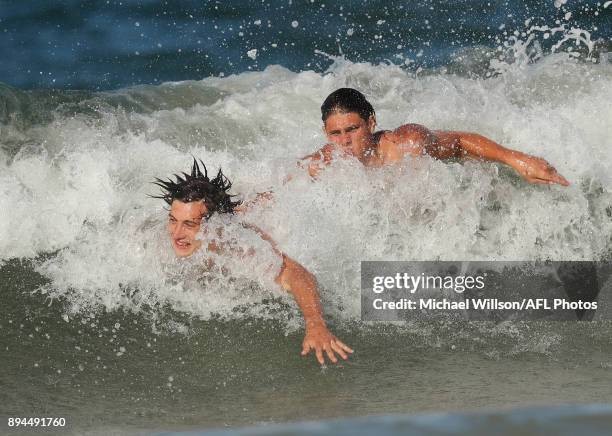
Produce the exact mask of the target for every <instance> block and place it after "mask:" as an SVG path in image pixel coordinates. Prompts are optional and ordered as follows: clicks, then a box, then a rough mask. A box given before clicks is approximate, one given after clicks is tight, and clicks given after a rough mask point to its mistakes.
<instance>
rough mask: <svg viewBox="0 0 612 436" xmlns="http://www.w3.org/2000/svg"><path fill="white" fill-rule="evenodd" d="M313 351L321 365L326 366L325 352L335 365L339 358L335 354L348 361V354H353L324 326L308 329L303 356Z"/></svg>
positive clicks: (303, 346)
mask: <svg viewBox="0 0 612 436" xmlns="http://www.w3.org/2000/svg"><path fill="white" fill-rule="evenodd" d="M311 350H314V352H315V355H316V356H317V360H318V361H319V364H321V365H324V364H325V358H324V357H323V351H325V353H326V354H327V357H328V358H329V360H330V361H332V362H333V363H338V358H337V357H336V355H335V354H334V352H336V353H338V354H339V355H340V357H342V358H343V359H344V360H346V359H348V356H347V354H346V353H352V352H353V350H352V349H351V348H350V347H349V346H347V345H345V344H344V343H343V342H342V341H340V340H339V339H338V338H336V337H335V336H334V335H332V334H331V333H330V331H329V330H327V327H325V326H324V325H322V326H317V327H311V328H307V329H306V336H304V342H302V356H305V355H307V354H308V353H310V351H311Z"/></svg>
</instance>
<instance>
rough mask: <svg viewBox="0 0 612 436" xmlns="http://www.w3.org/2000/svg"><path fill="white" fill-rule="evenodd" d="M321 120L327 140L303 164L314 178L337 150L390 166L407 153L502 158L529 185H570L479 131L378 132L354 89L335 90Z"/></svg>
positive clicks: (413, 128) (409, 128) (409, 127)
mask: <svg viewBox="0 0 612 436" xmlns="http://www.w3.org/2000/svg"><path fill="white" fill-rule="evenodd" d="M321 118H322V120H323V132H324V133H325V136H326V137H327V140H328V141H329V142H328V143H327V144H326V145H325V146H323V147H322V148H321V149H320V150H318V151H317V152H315V153H313V154H310V155H308V156H306V157H304V158H303V159H302V160H301V162H300V166H302V167H305V168H306V169H307V170H308V172H309V174H310V175H311V176H312V177H315V176H316V175H317V174H318V173H319V172H320V171H321V170H322V169H323V168H324V167H325V166H327V165H329V164H330V163H331V161H332V160H333V155H334V152H339V153H340V155H343V156H352V157H355V158H357V159H358V160H359V161H360V162H361V163H363V164H364V165H365V166H368V167H381V166H386V165H391V164H394V163H397V162H399V161H401V160H402V159H403V158H404V156H407V155H408V156H422V155H425V154H427V155H429V156H431V157H433V158H435V159H449V158H472V159H479V160H490V161H494V162H501V163H503V164H506V165H509V166H510V167H512V168H514V170H516V172H517V173H519V174H520V175H521V176H522V177H524V178H525V179H526V180H527V181H528V182H530V183H541V184H553V183H557V184H559V185H563V186H568V185H569V182H568V181H567V180H566V179H565V178H563V176H561V175H560V174H559V173H558V172H557V170H555V168H553V167H552V166H551V165H550V164H549V163H548V162H546V161H545V160H544V159H541V158H539V157H535V156H531V155H528V154H525V153H522V152H520V151H516V150H510V149H508V148H505V147H503V146H501V145H499V144H497V143H496V142H494V141H492V140H490V139H488V138H485V137H484V136H482V135H479V134H476V133H465V132H453V131H441V130H429V129H427V128H426V127H424V126H421V125H419V124H404V125H402V126H400V127H398V128H397V129H395V130H380V131H376V114H375V112H374V108H373V107H372V105H371V104H370V102H368V100H367V99H366V97H365V96H364V95H363V94H362V93H361V92H359V91H357V90H356V89H352V88H340V89H337V90H336V91H334V92H332V93H331V94H330V95H329V96H328V97H327V98H326V99H325V101H324V102H323V105H322V106H321Z"/></svg>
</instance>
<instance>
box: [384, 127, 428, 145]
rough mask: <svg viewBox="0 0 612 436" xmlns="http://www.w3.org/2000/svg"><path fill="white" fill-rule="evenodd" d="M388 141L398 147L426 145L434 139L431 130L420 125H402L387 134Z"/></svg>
mask: <svg viewBox="0 0 612 436" xmlns="http://www.w3.org/2000/svg"><path fill="white" fill-rule="evenodd" d="M389 136H390V139H391V138H393V141H394V142H395V143H396V144H398V145H403V144H409V143H412V144H417V143H420V144H422V145H424V146H425V145H428V144H429V143H430V142H431V141H432V140H433V138H434V134H433V132H432V131H431V130H429V129H428V128H427V127H425V126H423V125H421V124H412V123H411V124H404V125H402V126H399V127H398V128H397V129H395V130H394V131H393V132H389Z"/></svg>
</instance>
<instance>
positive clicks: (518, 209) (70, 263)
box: [0, 53, 612, 318]
mask: <svg viewBox="0 0 612 436" xmlns="http://www.w3.org/2000/svg"><path fill="white" fill-rule="evenodd" d="M342 86H351V87H356V88H359V89H360V90H361V91H363V92H364V93H365V94H366V95H367V96H368V97H369V98H370V99H371V101H372V103H373V105H374V107H375V108H376V110H377V118H378V121H379V123H380V128H383V129H392V128H394V127H396V126H398V125H400V124H402V123H406V122H415V123H422V124H424V125H426V126H428V127H430V128H432V129H448V130H454V129H456V130H462V131H475V132H479V133H481V134H484V135H485V136H488V137H490V138H492V139H494V140H497V141H498V142H500V143H502V144H504V145H506V146H508V147H511V148H515V149H518V150H521V151H524V152H527V153H531V154H535V155H539V156H542V157H544V158H546V159H547V160H548V161H550V162H551V163H552V164H553V165H554V166H555V167H556V168H557V169H558V170H559V172H560V173H561V174H563V175H564V176H565V177H566V178H567V179H568V180H570V182H571V183H572V185H571V186H570V187H569V188H562V187H557V186H553V187H548V186H544V187H542V186H532V185H528V184H527V183H526V182H524V181H522V180H521V179H519V178H518V176H516V175H515V174H514V173H513V172H512V171H511V170H509V169H506V168H502V167H500V166H497V165H493V164H490V163H481V162H465V163H445V162H439V161H434V160H432V159H429V158H427V157H424V158H419V159H406V160H405V162H404V163H403V164H402V165H399V166H397V167H391V168H385V169H365V168H363V167H362V166H361V165H359V164H358V163H356V162H355V161H345V160H339V161H338V162H336V163H335V164H334V165H333V166H332V167H331V168H329V169H328V170H326V171H324V172H323V173H322V174H321V176H320V179H319V181H318V182H316V183H313V182H312V181H310V179H309V178H308V177H306V175H305V174H303V173H301V172H299V171H298V170H297V169H296V166H295V161H296V159H297V158H298V157H300V156H303V155H306V154H308V153H311V152H312V151H313V150H314V149H316V148H317V147H318V146H320V145H321V144H323V142H324V138H323V136H322V133H321V121H320V118H319V105H320V104H321V102H322V100H323V99H324V98H325V96H326V95H327V94H328V93H329V92H331V91H332V90H334V89H336V88H338V87H342ZM162 88H163V94H165V95H167V97H166V98H167V99H168V101H169V102H171V103H172V104H169V106H170V107H171V108H170V109H159V108H149V109H147V110H138V111H125V110H122V109H116V108H113V106H112V105H111V106H104V107H105V109H103V110H97V111H94V113H93V114H92V112H91V111H83V112H82V113H77V114H76V115H70V116H67V115H61V114H62V113H63V112H61V111H60V110H58V111H57V113H56V114H55V119H54V121H53V122H51V123H48V124H37V125H33V126H31V127H29V128H26V129H21V130H19V135H20V137H21V140H22V143H23V144H31V145H29V146H26V145H22V146H21V149H20V151H19V152H18V153H17V154H14V153H13V152H11V151H10V147H8V146H7V147H4V151H3V152H2V154H1V155H0V211H1V212H0V213H1V214H2V219H1V220H0V258H2V259H8V258H12V257H33V256H36V255H39V254H42V253H54V254H52V255H51V256H50V258H48V259H47V260H45V261H44V262H43V263H41V264H40V267H39V270H40V272H41V273H43V274H44V275H45V276H47V277H48V278H49V279H50V283H49V285H48V286H47V287H46V289H45V291H46V292H48V293H49V294H50V295H52V296H59V295H66V296H67V297H68V298H69V299H70V300H71V301H72V302H73V308H74V309H75V310H79V308H81V307H84V306H89V305H95V304H102V305H104V306H106V307H107V308H109V309H112V308H116V307H130V308H133V309H138V308H139V307H141V306H142V305H159V304H170V305H171V306H172V307H174V308H175V309H178V310H184V311H187V312H190V313H193V314H194V315H198V316H204V317H207V316H210V315H211V314H212V313H221V314H224V315H228V316H240V315H239V314H236V313H235V312H233V310H234V309H235V308H237V307H240V306H242V305H245V304H249V303H253V302H257V301H262V300H263V299H266V298H269V297H271V296H276V297H278V296H279V295H281V293H278V289H277V288H276V287H275V285H274V284H273V283H272V281H271V279H273V278H274V277H272V276H274V274H275V273H273V272H272V271H273V270H274V268H278V265H276V266H275V267H273V266H272V265H273V264H274V262H273V260H272V259H273V257H274V256H273V255H272V254H271V253H269V252H268V254H262V256H263V258H257V259H258V260H257V261H256V264H259V263H261V264H263V265H268V267H265V268H263V269H261V270H258V269H257V268H256V265H255V264H251V265H250V266H249V265H243V264H242V263H240V262H238V261H236V262H238V263H236V264H235V265H234V273H233V274H232V276H231V277H229V278H228V277H224V276H223V275H222V274H220V275H219V274H218V275H217V276H214V277H211V276H210V274H208V273H206V272H205V271H201V270H198V265H197V261H196V260H197V259H192V260H188V261H182V262H178V261H177V260H175V259H173V258H172V253H171V252H169V251H168V246H167V245H164V244H166V243H167V241H166V238H167V236H166V234H165V230H164V226H163V222H164V219H165V216H166V212H165V211H164V210H163V204H162V202H161V201H160V200H156V199H152V198H149V197H147V194H155V193H157V192H158V191H157V188H156V187H155V186H154V185H152V184H151V183H150V182H151V181H152V180H153V179H154V177H167V176H169V175H170V174H172V173H173V172H178V171H185V170H187V169H188V167H189V165H190V163H191V156H192V155H193V156H196V157H198V158H201V159H202V160H204V162H206V163H207V164H208V165H209V166H210V169H211V170H212V171H216V169H217V168H218V167H219V166H221V167H222V168H223V170H224V172H225V173H226V174H227V176H228V177H229V178H230V179H231V180H232V181H233V182H234V187H233V189H232V190H233V192H236V193H241V194H242V195H243V197H246V198H249V197H252V196H253V195H254V194H255V192H258V191H263V190H266V189H269V188H272V189H273V190H274V192H275V194H274V195H275V198H274V201H272V202H270V203H269V204H267V205H264V206H263V207H261V208H258V209H255V210H253V211H252V212H250V213H249V214H248V215H247V216H246V217H244V219H245V220H247V221H250V222H252V223H254V224H256V225H258V226H260V227H262V228H263V229H264V230H266V231H267V232H269V233H270V234H271V235H272V237H273V238H274V239H275V240H276V241H277V243H278V245H279V247H281V248H282V249H283V250H284V251H285V252H286V253H287V254H288V255H290V256H291V257H293V258H294V259H296V260H298V261H299V262H301V263H302V264H303V265H304V266H306V267H307V268H308V269H309V270H310V271H312V272H313V273H314V274H315V275H316V276H317V278H318V280H319V284H320V286H321V288H322V294H323V299H324V301H325V305H326V308H327V309H326V310H327V311H328V312H332V313H334V314H335V315H336V316H339V317H345V318H354V317H358V314H359V289H360V286H359V262H360V261H361V260H430V259H471V260H476V259H507V260H518V259H533V258H551V259H557V260H562V259H565V260H569V259H600V258H603V257H605V256H606V255H608V254H609V252H610V248H611V247H612V244H611V243H610V239H609V235H610V234H612V220H611V218H610V213H611V212H610V207H611V205H612V196H611V191H612V179H611V176H610V174H612V161H611V159H610V157H609V154H608V150H609V148H610V137H611V133H612V132H611V130H610V129H611V127H610V122H609V121H610V120H611V119H612V108H611V106H610V104H609V102H610V101H612V66H611V65H610V64H607V63H601V64H591V63H580V62H577V61H576V60H574V59H572V57H570V56H568V55H567V54H563V53H561V54H555V55H550V56H546V57H544V58H543V59H541V60H540V61H539V62H537V63H535V64H528V65H514V66H512V65H510V66H507V67H506V68H505V69H504V71H503V74H501V75H498V76H496V77H493V78H489V79H486V80H482V79H468V78H463V77H457V76H450V75H442V74H436V75H428V76H418V75H414V74H413V73H410V72H407V71H405V70H403V69H401V68H399V67H396V66H393V65H370V64H367V63H361V64H359V63H351V62H349V61H345V60H342V59H337V60H336V62H335V63H334V65H333V66H332V67H331V68H330V70H329V71H328V72H327V73H326V74H322V75H321V74H317V73H314V72H310V71H304V72H300V73H294V72H291V71H289V70H287V69H284V68H282V67H278V66H277V67H269V68H267V69H266V70H265V71H263V72H257V73H244V74H239V75H235V76H230V77H227V78H210V79H204V80H202V81H200V82H185V83H173V84H165V85H162ZM149 90H150V92H151V93H152V94H155V95H156V96H158V97H159V95H160V87H150V88H147V87H141V88H139V90H138V94H139V95H145V96H146V94H147V92H149ZM200 91H202V92H208V93H211V95H215V98H211V99H209V100H207V101H208V103H205V102H202V101H201V100H198V99H197V98H189V95H190V93H198V92H200ZM130 92H132V98H135V97H134V96H133V95H134V93H133V91H131V90H126V91H117V92H116V93H115V95H114V97H113V98H117V96H120V95H121V94H122V93H125V94H128V93H130ZM100 98H102V97H100ZM104 98H108V96H107V97H104ZM85 106H87V104H86V102H83V107H85ZM11 138H12V139H11V140H15V136H13V137H11ZM288 174H295V176H294V179H293V180H292V181H291V182H290V183H287V184H283V179H284V178H285V177H286V176H287V175H288ZM239 239H240V240H243V239H244V242H240V243H239V244H241V246H242V247H248V246H252V245H253V244H255V242H254V241H255V240H256V239H255V240H249V237H247V236H245V235H242V236H241V238H239ZM264 246H265V245H264ZM264 246H262V247H264ZM164 247H165V248H164ZM259 251H263V252H266V249H265V248H261V249H260V250H259ZM262 259H265V260H262ZM224 262H230V263H231V261H224ZM186 265H187V266H186ZM236 265H243V266H242V267H241V268H235V267H236ZM185 268H187V269H188V270H189V271H187V272H186V271H185ZM237 271H240V272H237ZM207 274H208V276H207ZM204 276H207V277H208V278H207V279H204V280H203V279H202V277H204ZM251 276H252V277H251ZM247 277H250V278H251V279H252V281H249V280H247ZM211 281H212V282H211ZM211 283H214V284H213V285H211ZM285 301H290V299H287V300H285ZM257 310H260V309H257Z"/></svg>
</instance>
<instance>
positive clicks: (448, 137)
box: [393, 124, 569, 186]
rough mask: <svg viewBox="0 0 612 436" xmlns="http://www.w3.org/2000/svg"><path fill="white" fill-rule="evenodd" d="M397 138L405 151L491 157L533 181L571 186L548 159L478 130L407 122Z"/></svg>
mask: <svg viewBox="0 0 612 436" xmlns="http://www.w3.org/2000/svg"><path fill="white" fill-rule="evenodd" d="M393 140H394V142H395V143H396V144H398V146H399V148H400V149H401V151H402V152H403V153H404V154H407V153H409V154H413V155H414V154H422V153H427V154H429V155H430V156H432V157H435V158H437V159H448V158H453V157H456V158H457V157H461V158H472V159H482V160H491V161H495V162H501V163H503V164H506V165H509V166H511V167H512V168H514V169H515V170H516V172H518V173H519V174H520V175H521V176H523V177H524V178H525V179H526V180H527V181H528V182H530V183H545V184H552V183H558V184H560V185H563V186H568V185H569V182H568V181H567V180H566V179H565V178H564V177H563V176H561V175H560V174H559V173H558V172H557V170H555V168H553V167H552V166H551V165H550V164H549V163H548V162H546V161H545V160H544V159H542V158H539V157H535V156H531V155H529V154H526V153H522V152H520V151H516V150H510V149H508V148H505V147H503V146H501V145H499V144H498V143H496V142H494V141H492V140H490V139H488V138H485V137H484V136H482V135H479V134H477V133H466V132H450V131H441V130H438V131H430V130H428V129H426V128H425V127H423V126H420V125H418V124H406V125H404V126H401V127H400V128H399V129H397V130H395V131H394V132H393Z"/></svg>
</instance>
